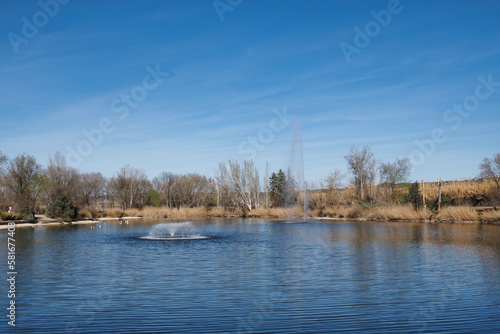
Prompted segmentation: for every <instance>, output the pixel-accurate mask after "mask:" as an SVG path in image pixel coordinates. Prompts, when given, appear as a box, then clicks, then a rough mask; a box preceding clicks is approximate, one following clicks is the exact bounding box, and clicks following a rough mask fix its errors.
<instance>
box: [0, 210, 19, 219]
mask: <svg viewBox="0 0 500 334" xmlns="http://www.w3.org/2000/svg"><path fill="white" fill-rule="evenodd" d="M0 218H2V220H4V221H7V220H18V219H22V217H21V215H19V214H17V213H14V212H10V213H9V212H0Z"/></svg>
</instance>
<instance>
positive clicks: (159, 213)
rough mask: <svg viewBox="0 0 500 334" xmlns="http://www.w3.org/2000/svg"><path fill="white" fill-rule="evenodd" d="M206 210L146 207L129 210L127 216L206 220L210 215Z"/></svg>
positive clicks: (126, 212)
mask: <svg viewBox="0 0 500 334" xmlns="http://www.w3.org/2000/svg"><path fill="white" fill-rule="evenodd" d="M209 212H210V211H207V209H205V208H179V209H176V208H167V207H152V206H146V207H144V208H143V209H142V210H139V209H127V210H125V216H129V217H151V218H205V217H207V216H208V213H209Z"/></svg>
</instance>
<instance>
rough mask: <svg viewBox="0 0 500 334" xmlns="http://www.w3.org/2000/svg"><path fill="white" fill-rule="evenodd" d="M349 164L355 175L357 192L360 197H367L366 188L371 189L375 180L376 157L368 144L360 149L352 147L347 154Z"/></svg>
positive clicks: (354, 181)
mask: <svg viewBox="0 0 500 334" xmlns="http://www.w3.org/2000/svg"><path fill="white" fill-rule="evenodd" d="M345 159H346V161H347V166H348V167H349V170H350V172H351V174H352V176H353V183H354V188H355V193H357V194H359V199H360V200H362V201H363V200H364V199H365V190H366V188H367V187H368V188H369V190H371V188H372V186H373V184H374V182H375V175H376V173H375V159H374V158H373V153H372V152H371V151H370V148H369V147H368V146H365V147H363V148H362V149H361V150H358V149H357V148H356V147H354V146H353V147H351V149H350V153H349V154H348V155H346V156H345Z"/></svg>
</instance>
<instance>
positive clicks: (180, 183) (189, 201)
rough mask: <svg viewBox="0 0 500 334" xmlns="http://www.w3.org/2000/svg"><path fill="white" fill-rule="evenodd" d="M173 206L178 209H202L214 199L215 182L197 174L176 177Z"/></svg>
mask: <svg viewBox="0 0 500 334" xmlns="http://www.w3.org/2000/svg"><path fill="white" fill-rule="evenodd" d="M172 190H173V193H174V198H173V205H174V206H176V207H178V208H180V207H204V206H208V205H209V203H212V202H213V198H215V182H214V181H213V180H212V179H210V178H207V177H206V176H203V175H199V174H187V175H181V176H178V177H177V179H176V181H175V183H174V184H173V189H172Z"/></svg>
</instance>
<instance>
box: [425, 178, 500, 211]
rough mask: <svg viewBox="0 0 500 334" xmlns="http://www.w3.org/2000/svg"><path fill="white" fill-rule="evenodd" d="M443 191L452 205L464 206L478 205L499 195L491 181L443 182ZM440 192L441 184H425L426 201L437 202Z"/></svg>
mask: <svg viewBox="0 0 500 334" xmlns="http://www.w3.org/2000/svg"><path fill="white" fill-rule="evenodd" d="M441 191H442V193H443V194H446V196H447V197H448V198H449V199H450V200H451V201H452V204H454V205H464V204H477V203H474V202H476V201H480V200H481V199H485V198H491V197H494V194H495V193H498V188H497V185H496V184H495V182H493V180H491V179H486V180H465V181H447V182H443V185H442V189H441ZM438 192H439V184H438V183H437V182H426V183H425V198H426V200H430V201H432V202H437V199H438Z"/></svg>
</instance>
